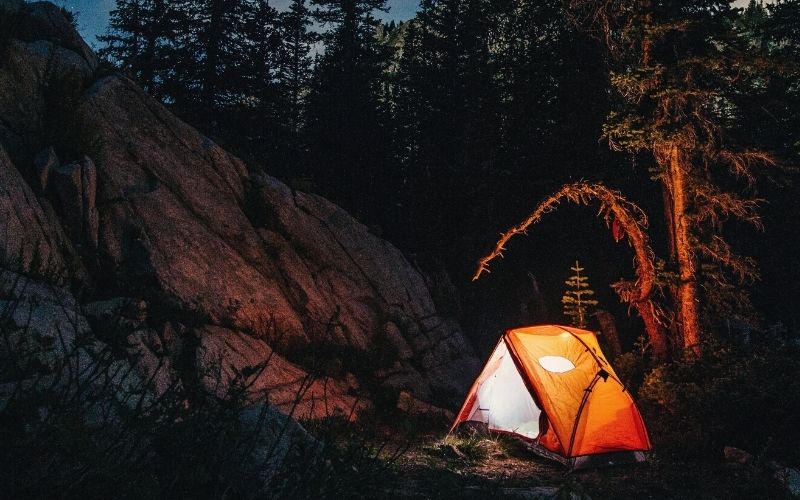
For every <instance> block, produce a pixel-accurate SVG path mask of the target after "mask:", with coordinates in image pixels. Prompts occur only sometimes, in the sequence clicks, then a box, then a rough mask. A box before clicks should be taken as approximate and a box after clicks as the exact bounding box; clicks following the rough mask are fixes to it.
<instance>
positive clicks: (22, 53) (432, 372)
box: [0, 0, 478, 418]
mask: <svg viewBox="0 0 800 500" xmlns="http://www.w3.org/2000/svg"><path fill="white" fill-rule="evenodd" d="M0 10H4V11H5V12H6V15H8V12H12V13H13V14H14V19H15V23H16V24H15V28H12V30H11V31H10V33H11V36H10V37H8V38H7V39H2V40H3V41H2V43H3V44H4V46H2V47H0V266H1V267H2V270H3V272H4V273H6V275H7V276H16V275H17V274H16V273H20V274H23V275H24V276H25V280H29V281H30V282H31V283H32V284H34V285H35V286H34V287H33V288H32V289H42V290H46V289H53V290H57V292H47V293H57V294H58V296H59V297H67V298H66V299H64V300H69V301H73V302H74V303H75V304H77V307H75V308H74V312H75V314H77V315H78V316H79V318H78V323H79V324H80V325H90V326H91V330H92V334H93V335H95V336H96V337H97V338H98V339H100V340H101V341H103V342H115V341H116V340H115V339H119V338H121V337H122V338H125V339H127V342H128V345H129V347H130V349H129V351H133V352H134V353H135V355H132V356H133V358H135V359H136V360H137V361H136V363H137V367H138V368H139V370H141V371H143V372H145V375H147V374H146V372H147V371H148V370H150V371H152V370H154V369H158V370H164V375H163V376H164V377H165V378H164V379H163V380H161V381H160V382H159V383H158V384H160V385H161V386H162V387H164V386H165V385H168V383H169V380H170V379H174V378H176V377H177V378H179V379H183V378H187V377H188V378H195V379H197V380H199V381H200V383H202V384H203V385H204V386H205V387H206V388H207V389H209V390H211V391H220V392H221V393H222V392H224V387H225V385H226V384H227V383H229V382H230V381H231V379H233V378H235V377H237V376H240V375H241V374H242V373H243V372H244V373H249V374H250V375H249V376H250V378H252V379H253V380H250V381H249V383H250V386H249V390H250V392H251V394H252V397H253V398H254V399H259V400H263V399H266V400H267V401H269V402H271V403H274V404H276V405H278V406H279V407H280V408H281V409H282V410H283V411H285V412H289V411H292V412H293V414H294V415H296V416H299V417H303V418H306V417H321V416H324V415H326V414H330V413H334V412H339V413H344V414H346V415H349V414H351V413H352V411H353V409H354V408H355V409H358V408H360V407H362V406H364V405H366V404H369V403H368V402H369V400H371V399H372V398H373V397H374V396H375V395H376V394H377V393H378V392H381V391H386V392H387V393H390V394H394V395H395V396H396V395H398V394H400V392H401V391H409V392H407V393H406V394H413V397H414V398H417V399H419V400H422V401H428V402H432V403H435V404H440V405H453V404H457V403H458V402H459V401H460V397H461V396H462V395H463V393H464V392H465V390H466V388H467V385H468V384H469V382H470V378H471V377H472V376H473V375H474V374H475V373H476V372H477V369H478V365H477V360H476V359H475V357H474V355H473V353H472V350H471V347H470V346H469V345H468V344H467V342H466V341H465V338H464V336H463V334H462V332H461V330H460V328H459V326H458V324H457V323H456V322H455V321H454V320H453V319H452V318H447V317H443V316H441V315H440V314H438V313H437V310H436V308H435V306H434V303H433V301H432V299H431V294H430V292H429V290H428V288H427V286H426V284H425V279H424V277H423V275H422V273H421V272H420V271H419V270H418V269H416V268H415V267H414V266H413V265H411V264H410V263H409V262H408V261H407V260H406V259H405V258H404V256H403V255H402V253H401V252H400V251H399V250H397V249H396V248H395V247H393V246H392V245H391V244H390V243H388V242H386V241H383V240H381V239H380V238H378V237H376V236H374V235H372V234H371V233H370V232H369V231H368V230H367V228H366V227H365V226H364V225H362V224H360V223H359V222H358V221H356V220H355V219H353V218H352V217H350V216H349V215H348V214H347V213H346V212H344V211H343V210H342V209H341V208H339V207H338V206H336V205H334V204H332V203H330V202H328V201H327V200H325V199H323V198H321V197H319V196H316V195H313V194H308V193H302V192H297V191H293V190H291V189H290V188H288V187H287V186H286V185H284V184H283V183H281V182H280V181H278V180H277V179H274V178H272V177H270V176H269V175H267V174H266V173H253V172H250V171H249V170H248V168H247V166H246V165H245V164H244V163H243V162H242V161H241V160H239V159H238V158H236V157H235V156H233V155H231V154H230V153H228V152H226V151H224V150H223V149H221V148H220V147H219V146H218V145H216V144H215V143H213V142H212V141H210V140H209V139H208V138H206V137H204V136H202V135H201V134H200V133H198V132H197V131H196V130H195V129H193V128H192V127H190V126H189V125H187V124H185V123H183V122H182V121H181V120H179V119H178V118H176V117H175V116H174V115H172V114H171V113H170V112H169V111H168V110H167V109H166V108H165V107H164V106H162V105H161V104H160V103H158V102H157V101H155V100H154V99H152V98H150V97H149V96H148V95H146V93H145V92H143V91H142V90H141V89H140V88H138V87H137V86H136V85H135V84H134V83H133V82H132V81H130V80H128V79H126V78H124V77H122V76H120V75H117V74H114V73H113V71H112V70H110V69H109V68H107V67H102V66H103V65H102V64H100V63H99V62H98V60H97V58H96V56H95V55H94V54H93V53H92V51H91V50H90V49H89V48H88V46H86V44H85V43H84V42H83V40H82V39H81V38H80V37H79V36H78V34H77V32H76V31H75V29H74V27H73V26H72V24H71V23H70V22H69V20H68V19H67V18H66V17H65V15H64V13H63V12H62V11H61V10H60V9H58V8H57V7H55V6H53V5H52V4H50V3H47V2H37V3H32V4H26V5H21V4H20V3H19V2H11V1H7V0H4V1H3V3H2V4H0ZM7 279H10V278H7ZM43 293H44V292H43ZM17 295H19V293H18V294H17ZM26 297H27V295H26ZM13 299H14V297H13V294H11V296H9V300H13ZM109 318H115V321H109ZM40 323H41V324H42V325H43V326H42V328H43V329H45V330H46V329H47V325H46V322H40ZM44 333H46V334H47V332H44ZM49 334H54V332H52V331H51V332H49ZM159 356H166V357H167V358H168V360H170V362H169V363H156V362H155V361H154V360H155V359H156V358H157V357H159ZM187 359H190V360H191V362H188V363H187V362H186V360H187ZM178 360H182V361H181V362H178ZM187 366H189V367H190V369H192V370H195V371H196V372H197V373H195V374H194V375H192V376H188V375H187V374H186V373H185V372H186V370H187V368H186V367H187ZM156 367H157V368H156ZM158 384H157V385H158ZM298 394H299V395H300V396H302V397H300V398H299V399H298V398H297V397H296V396H297V395H298Z"/></svg>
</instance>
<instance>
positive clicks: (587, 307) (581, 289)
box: [561, 260, 597, 328]
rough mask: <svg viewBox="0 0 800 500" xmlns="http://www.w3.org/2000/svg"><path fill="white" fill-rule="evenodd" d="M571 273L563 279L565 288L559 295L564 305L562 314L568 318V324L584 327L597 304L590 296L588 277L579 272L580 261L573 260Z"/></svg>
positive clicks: (580, 268) (591, 293) (592, 292)
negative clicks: (562, 293) (561, 294)
mask: <svg viewBox="0 0 800 500" xmlns="http://www.w3.org/2000/svg"><path fill="white" fill-rule="evenodd" d="M570 269H571V270H572V272H573V274H572V275H571V276H570V277H569V278H568V279H567V281H565V282H564V283H565V284H566V285H567V290H566V291H565V292H564V295H563V296H562V297H561V303H562V304H563V305H564V316H566V317H568V318H569V319H570V324H571V325H572V326H575V327H577V328H586V324H587V320H588V318H589V314H590V311H591V309H592V307H594V306H596V305H597V301H596V300H594V299H592V298H591V297H592V296H593V295H594V290H592V288H591V287H590V286H589V278H588V277H587V276H585V275H582V274H581V271H583V270H584V269H583V268H582V267H581V264H580V262H578V261H577V260H576V261H575V265H574V266H573V267H570Z"/></svg>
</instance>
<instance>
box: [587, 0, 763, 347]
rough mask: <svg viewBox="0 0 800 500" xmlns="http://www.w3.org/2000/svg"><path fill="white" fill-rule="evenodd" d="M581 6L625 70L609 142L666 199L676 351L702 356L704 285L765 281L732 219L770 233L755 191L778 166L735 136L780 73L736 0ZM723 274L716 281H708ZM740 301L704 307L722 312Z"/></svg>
mask: <svg viewBox="0 0 800 500" xmlns="http://www.w3.org/2000/svg"><path fill="white" fill-rule="evenodd" d="M571 3H572V6H573V14H574V15H575V17H576V18H577V19H579V20H580V21H579V22H583V21H584V20H588V21H586V23H587V24H588V29H590V30H595V32H596V33H598V34H599V35H600V36H601V37H602V38H603V40H604V41H605V42H606V45H607V46H608V49H609V52H610V55H611V59H612V61H613V63H612V68H611V71H610V80H611V85H612V87H613V88H614V89H615V90H616V92H617V95H618V96H619V103H618V104H617V106H616V109H615V110H614V111H613V112H611V113H610V114H609V116H608V119H607V121H606V124H605V127H604V137H605V138H606V139H607V140H608V142H609V145H610V146H611V148H612V149H616V150H621V151H626V152H629V153H632V154H640V155H646V156H645V158H646V161H647V162H648V164H649V166H650V168H649V170H650V175H651V177H652V179H653V180H655V181H656V182H658V183H659V184H660V186H661V188H662V191H663V195H664V222H665V227H666V229H667V234H668V243H669V249H670V264H672V265H674V266H675V269H676V271H677V274H678V277H679V280H678V282H677V283H675V284H673V285H672V287H670V289H671V291H672V295H673V301H674V303H675V309H676V313H677V315H676V326H677V331H679V333H680V338H679V339H676V340H677V342H676V343H677V344H679V345H681V346H682V347H688V346H694V349H695V352H696V353H699V351H698V349H699V344H698V343H699V341H700V321H699V318H700V313H699V309H698V305H697V303H698V302H699V296H700V294H701V293H702V287H701V286H700V285H699V283H700V282H701V281H703V280H704V279H705V280H706V281H711V282H713V283H714V284H715V285H716V284H717V283H719V284H720V286H723V287H724V286H725V284H726V283H729V282H735V283H737V284H745V283H748V282H751V281H752V280H755V279H758V271H757V269H756V266H755V262H754V261H753V260H752V259H750V258H747V257H742V256H739V255H737V254H736V253H735V252H734V250H733V247H732V246H731V245H730V243H729V242H728V240H727V239H725V237H724V231H723V229H724V226H725V223H726V222H727V221H729V220H731V219H732V220H738V221H741V222H744V223H747V224H751V225H753V226H754V227H757V228H760V227H761V219H760V217H759V212H758V208H759V205H760V204H761V202H762V201H763V200H760V199H758V198H757V197H755V196H752V195H751V194H749V193H748V189H751V188H752V187H753V186H754V183H755V179H756V175H757V174H758V173H759V171H760V170H762V169H763V167H765V166H772V165H774V164H775V159H774V158H773V156H772V155H771V154H769V153H767V152H766V151H763V150H760V149H758V148H757V147H754V146H753V144H750V143H748V142H746V141H742V140H737V139H741V137H737V136H736V135H735V134H731V133H730V132H729V131H730V130H732V129H733V128H735V124H736V123H737V120H738V118H740V117H741V113H742V106H741V102H742V98H741V97H742V96H746V95H748V94H750V93H752V89H755V88H758V87H759V86H760V85H761V82H763V81H764V80H765V79H767V80H768V79H769V77H770V71H771V69H772V66H771V65H770V64H769V63H768V61H766V60H765V59H764V58H763V57H761V55H760V54H758V53H757V52H756V51H754V50H753V48H752V47H751V46H750V45H749V44H748V39H747V38H746V37H743V36H742V35H741V33H740V30H738V29H737V28H736V23H735V21H736V19H737V18H738V12H737V11H736V10H735V9H734V8H732V7H731V2H730V1H728V0H720V1H712V2H708V1H697V2H684V3H673V2H659V1H654V2H634V3H632V4H630V5H627V4H625V5H621V4H608V3H606V2H595V1H591V0H588V1H585V0H574V1H572V2H571ZM703 264H711V265H712V267H710V268H709V267H704V266H703ZM712 268H713V269H714V270H715V274H714V276H713V277H710V276H708V275H707V273H706V272H705V270H706V269H712ZM712 287H713V285H712ZM712 287H709V288H712ZM728 297H729V295H727V294H711V295H707V296H705V297H703V299H704V303H707V304H711V303H713V302H714V301H715V300H718V299H720V300H726V299H727V298H728ZM735 298H736V300H737V301H738V302H741V301H742V300H746V297H745V296H742V295H741V294H739V295H735ZM735 305H736V304H734V307H735ZM717 307H720V306H719V305H717Z"/></svg>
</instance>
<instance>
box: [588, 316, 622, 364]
mask: <svg viewBox="0 0 800 500" xmlns="http://www.w3.org/2000/svg"><path fill="white" fill-rule="evenodd" d="M592 316H594V317H595V318H597V322H598V323H600V331H601V332H602V334H603V338H604V339H605V343H606V346H607V347H608V351H609V354H611V359H612V360H614V359H617V358H618V357H619V355H620V354H622V345H621V344H620V342H619V334H617V322H616V321H615V319H614V315H613V314H611V313H610V312H608V311H604V310H603V309H598V310H597V311H595V313H594V314H592Z"/></svg>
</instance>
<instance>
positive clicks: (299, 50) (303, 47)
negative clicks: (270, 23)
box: [276, 0, 318, 170]
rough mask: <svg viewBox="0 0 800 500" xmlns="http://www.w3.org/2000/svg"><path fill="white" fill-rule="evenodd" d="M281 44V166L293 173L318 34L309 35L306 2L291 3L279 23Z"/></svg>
mask: <svg viewBox="0 0 800 500" xmlns="http://www.w3.org/2000/svg"><path fill="white" fill-rule="evenodd" d="M278 22H279V28H280V36H281V40H282V44H281V47H280V51H279V54H278V71H277V76H276V79H277V85H278V91H279V94H280V102H279V106H280V114H281V117H280V120H281V122H282V123H283V124H284V127H285V130H286V133H287V141H286V143H287V147H286V154H285V155H283V163H285V164H289V165H287V168H288V169H291V170H296V167H297V163H298V162H299V160H300V158H301V156H302V149H303V148H302V146H301V144H302V135H301V132H302V129H303V126H304V120H305V112H306V100H307V97H308V92H309V85H310V83H311V75H312V58H311V49H312V47H313V45H314V43H315V42H316V41H317V38H318V37H317V34H316V33H314V32H312V31H310V30H309V27H310V26H311V24H312V23H311V17H310V11H309V9H308V7H307V6H306V3H305V0H292V3H291V4H290V5H289V9H288V10H287V11H285V12H283V13H281V14H280V17H279V19H278Z"/></svg>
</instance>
